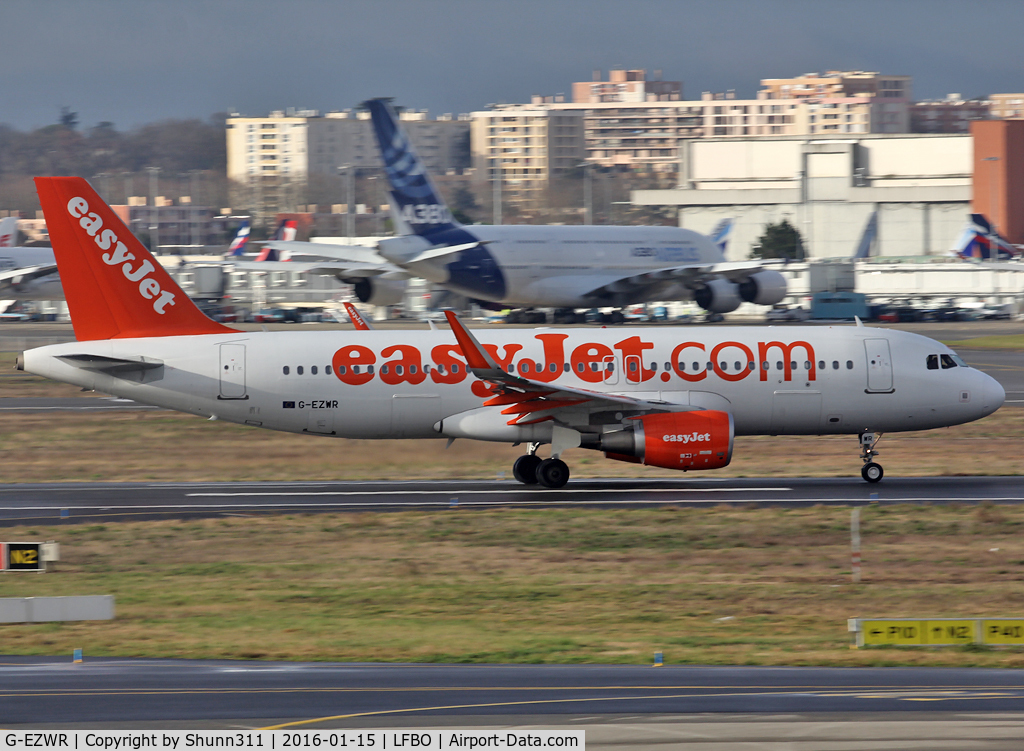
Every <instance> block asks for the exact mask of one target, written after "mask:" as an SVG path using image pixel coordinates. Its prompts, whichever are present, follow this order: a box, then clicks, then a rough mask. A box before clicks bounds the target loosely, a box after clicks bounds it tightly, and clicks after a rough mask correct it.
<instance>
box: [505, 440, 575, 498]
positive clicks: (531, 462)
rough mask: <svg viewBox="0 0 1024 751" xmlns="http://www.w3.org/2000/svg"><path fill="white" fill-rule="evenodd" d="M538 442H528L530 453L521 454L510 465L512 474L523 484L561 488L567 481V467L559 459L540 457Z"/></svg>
mask: <svg viewBox="0 0 1024 751" xmlns="http://www.w3.org/2000/svg"><path fill="white" fill-rule="evenodd" d="M539 447H540V444H539V443H531V444H530V449H529V451H530V453H528V454H523V455H522V456H520V457H519V458H518V459H516V461H515V463H514V464H513V465H512V476H513V477H515V478H516V479H517V480H519V482H521V483H523V484H524V485H537V484H538V483H539V484H541V485H543V486H544V487H545V488H561V487H564V486H565V484H566V483H567V482H569V467H568V466H567V465H566V463H565V462H563V461H562V460H561V459H558V458H557V457H552V458H551V459H543V460H542V459H541V458H540V457H539V456H537V449H538V448H539Z"/></svg>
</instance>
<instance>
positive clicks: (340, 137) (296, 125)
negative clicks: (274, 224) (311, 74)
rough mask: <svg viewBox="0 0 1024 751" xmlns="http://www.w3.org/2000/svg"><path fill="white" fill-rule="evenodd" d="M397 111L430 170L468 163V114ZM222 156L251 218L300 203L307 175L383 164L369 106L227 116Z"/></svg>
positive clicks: (443, 170) (459, 167) (462, 166)
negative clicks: (431, 115)
mask: <svg viewBox="0 0 1024 751" xmlns="http://www.w3.org/2000/svg"><path fill="white" fill-rule="evenodd" d="M400 117H401V119H402V121H403V123H402V124H403V126H404V127H405V129H406V132H407V133H408V134H409V138H410V140H411V141H412V143H413V146H414V147H415V148H416V150H417V152H418V153H419V154H420V156H421V158H422V159H423V161H424V163H425V164H426V165H427V168H428V169H429V170H430V171H431V172H433V173H434V174H445V173H447V172H448V171H450V170H463V169H465V168H467V167H469V165H470V154H469V128H470V123H469V117H468V116H467V115H460V116H457V117H453V116H452V115H442V116H440V117H438V118H437V119H433V120H432V119H430V118H429V117H428V116H427V113H426V111H417V110H407V111H403V112H402V113H400ZM227 157H228V165H227V174H228V178H229V179H230V180H232V181H234V183H235V184H236V186H238V187H239V189H240V190H243V191H244V192H245V193H246V195H245V197H243V198H242V199H241V203H243V204H246V205H247V206H251V207H252V208H253V210H254V213H256V214H257V221H261V220H265V219H266V218H267V217H268V216H270V215H273V214H277V213H280V212H282V211H295V209H296V206H297V205H299V204H302V203H306V200H305V199H304V198H303V196H304V194H305V192H306V187H307V185H308V182H309V179H310V177H311V176H314V175H337V174H338V170H339V169H342V168H346V167H351V168H352V169H355V170H376V169H381V168H382V167H383V164H382V162H381V159H380V150H379V149H378V148H377V142H376V140H375V137H374V135H373V127H372V123H371V121H370V118H369V113H368V112H362V111H355V112H353V111H351V110H345V111H341V112H328V113H327V114H325V115H320V113H319V112H317V111H316V110H298V111H294V110H289V111H287V112H285V111H280V110H278V111H275V112H271V113H270V115H269V116H267V117H241V116H233V117H230V118H228V121H227ZM236 202H237V201H236Z"/></svg>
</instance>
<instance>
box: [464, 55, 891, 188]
mask: <svg viewBox="0 0 1024 751" xmlns="http://www.w3.org/2000/svg"><path fill="white" fill-rule="evenodd" d="M594 78H595V80H594V81H583V82H576V83H574V84H573V101H572V102H566V101H564V97H562V96H561V95H556V96H554V97H540V96H535V97H534V98H533V102H532V105H531V106H532V107H533V108H534V109H537V110H544V111H558V112H562V113H570V112H571V113H577V114H579V115H580V116H581V118H582V122H583V150H584V151H585V154H586V161H587V162H589V163H592V164H597V165H600V166H602V167H605V168H611V169H618V170H630V171H635V172H642V173H655V174H658V173H662V174H668V173H673V172H676V171H677V170H678V166H679V149H680V146H681V144H683V143H685V142H686V141H688V140H690V139H693V138H721V137H735V138H744V137H750V136H801V135H811V136H823V137H827V136H835V135H842V134H864V133H906V132H908V131H909V122H910V121H909V102H910V99H909V98H910V94H911V78H910V77H909V76H885V75H882V74H880V73H871V72H863V71H830V72H828V73H823V74H815V73H812V74H806V75H804V76H799V77H797V78H787V79H764V80H762V82H761V85H762V88H761V90H760V91H759V92H758V94H757V98H756V99H737V98H736V94H735V92H734V91H726V92H723V93H713V92H707V91H706V92H704V93H703V94H702V95H701V98H700V99H699V100H689V101H687V100H684V99H683V98H682V91H683V87H682V82H680V81H658V80H655V81H649V80H647V79H646V74H645V72H644V71H643V70H612V71H610V73H609V76H608V78H609V80H608V81H603V80H599V79H600V78H601V76H600V72H595V76H594ZM524 106H525V105H524ZM478 114H479V113H474V118H476V117H477V115H478ZM483 135H484V132H483V131H482V130H480V129H478V128H477V126H476V125H474V130H473V139H474V140H473V144H474V145H473V151H474V164H476V165H477V166H478V167H479V162H478V160H477V157H478V155H480V154H482V153H483V151H484V150H485V149H488V148H494V147H495V144H493V143H490V144H486V145H484V144H483V142H478V140H477V139H478V138H479V137H482V136H483ZM511 135H512V134H510V133H506V134H505V135H504V136H503V137H504V138H506V139H507V138H509V137H510V136H511ZM505 145H506V147H511V146H512V143H511V142H506V144H505ZM520 146H522V144H521V145H520ZM534 146H536V143H534Z"/></svg>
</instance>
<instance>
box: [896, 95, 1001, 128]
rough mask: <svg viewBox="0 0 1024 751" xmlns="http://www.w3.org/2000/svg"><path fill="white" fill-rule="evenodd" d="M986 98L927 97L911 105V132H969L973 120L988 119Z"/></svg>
mask: <svg viewBox="0 0 1024 751" xmlns="http://www.w3.org/2000/svg"><path fill="white" fill-rule="evenodd" d="M989 110H990V103H989V101H988V100H986V99H964V98H962V97H961V96H960V95H959V94H947V95H946V98H945V99H926V100H922V101H920V102H914V103H913V104H911V105H910V132H911V133H969V132H970V130H971V121H973V120H988V119H989Z"/></svg>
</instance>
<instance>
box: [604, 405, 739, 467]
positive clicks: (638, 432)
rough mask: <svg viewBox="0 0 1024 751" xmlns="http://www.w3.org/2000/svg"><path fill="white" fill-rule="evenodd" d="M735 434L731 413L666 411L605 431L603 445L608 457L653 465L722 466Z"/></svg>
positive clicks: (728, 460)
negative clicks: (621, 428) (626, 426)
mask: <svg viewBox="0 0 1024 751" xmlns="http://www.w3.org/2000/svg"><path fill="white" fill-rule="evenodd" d="M734 436H735V430H734V428H733V421H732V415H731V414H729V413H728V412H722V411H719V410H711V409H703V410H696V411H694V412H666V413H661V414H656V415H644V416H643V417H636V418H634V419H633V425H632V426H631V427H629V428H627V429H625V430H617V431H614V432H612V433H604V434H602V435H601V437H600V448H601V450H603V451H604V452H605V456H606V457H608V458H609V459H617V460H619V461H625V462H639V463H642V464H646V465H648V466H652V467H665V468H666V469H682V470H688V469H719V468H720V467H724V466H726V465H727V464H728V463H729V462H730V461H732V444H733V437H734ZM588 448H589V447H588Z"/></svg>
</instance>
